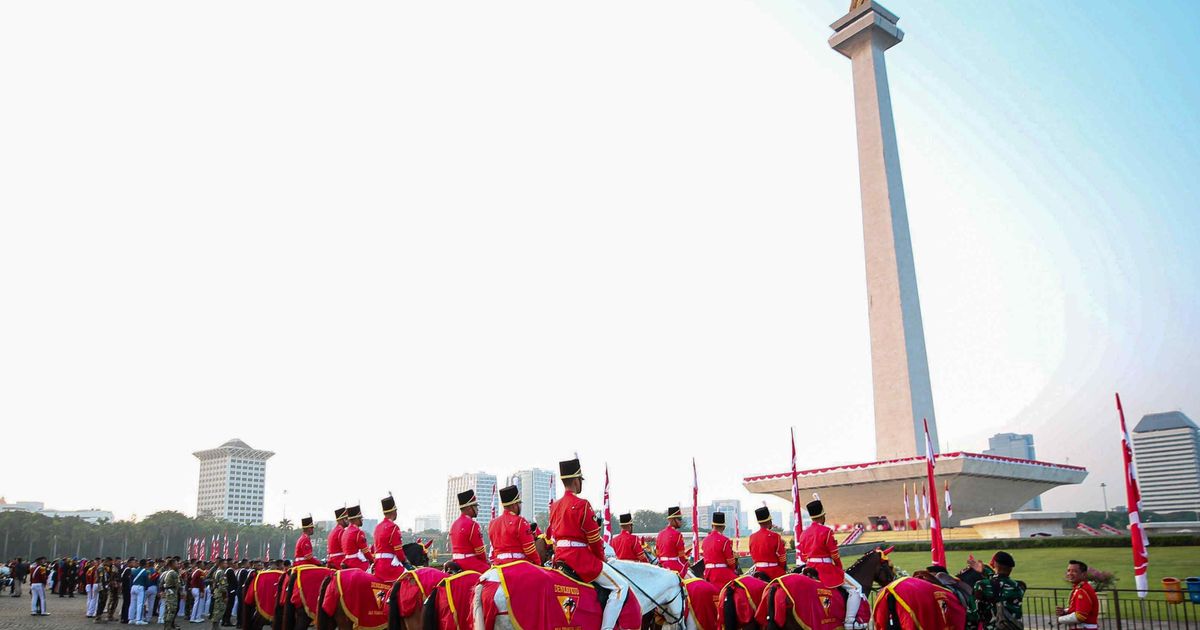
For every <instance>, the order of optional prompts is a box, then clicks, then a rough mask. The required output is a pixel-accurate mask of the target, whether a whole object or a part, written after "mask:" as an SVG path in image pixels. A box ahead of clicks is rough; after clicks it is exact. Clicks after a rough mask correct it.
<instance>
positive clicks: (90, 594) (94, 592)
mask: <svg viewBox="0 0 1200 630" xmlns="http://www.w3.org/2000/svg"><path fill="white" fill-rule="evenodd" d="M83 590H84V591H86V592H87V616H89V617H95V616H96V604H97V603H98V602H99V600H100V589H98V588H96V585H95V584H84V585H83Z"/></svg>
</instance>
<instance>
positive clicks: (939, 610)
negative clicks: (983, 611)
mask: <svg viewBox="0 0 1200 630" xmlns="http://www.w3.org/2000/svg"><path fill="white" fill-rule="evenodd" d="M889 602H895V605H894V606H891V605H889ZM893 615H895V619H896V620H897V621H899V622H900V627H901V628H902V629H903V630H961V629H962V628H963V627H964V626H965V625H966V623H967V611H966V609H965V608H963V605H962V604H960V603H959V601H958V598H957V597H956V596H955V595H954V592H953V591H951V590H950V589H948V588H945V587H942V586H938V585H937V584H933V583H931V582H926V581H925V580H920V579H916V578H912V577H902V578H900V579H899V580H896V581H895V582H892V583H891V584H888V585H887V586H885V587H884V588H883V590H882V591H880V593H879V596H878V597H876V598H875V611H874V617H875V627H876V628H883V627H887V623H888V621H889V620H890V619H891V618H892V616H893Z"/></svg>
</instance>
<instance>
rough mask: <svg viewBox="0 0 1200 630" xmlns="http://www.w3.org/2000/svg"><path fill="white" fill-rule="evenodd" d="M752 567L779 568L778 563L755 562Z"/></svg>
mask: <svg viewBox="0 0 1200 630" xmlns="http://www.w3.org/2000/svg"><path fill="white" fill-rule="evenodd" d="M754 566H756V567H763V568H766V567H777V566H779V563H778V562H755V563H754Z"/></svg>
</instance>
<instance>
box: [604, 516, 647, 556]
mask: <svg viewBox="0 0 1200 630" xmlns="http://www.w3.org/2000/svg"><path fill="white" fill-rule="evenodd" d="M617 521H618V522H619V523H620V525H621V533H619V534H617V535H616V536H613V539H612V541H610V543H609V544H611V545H612V548H613V552H614V553H616V554H617V560H629V561H631V562H647V560H646V550H645V549H643V548H642V541H641V539H640V538H638V537H637V536H634V535H633V515H632V514H622V515H620V516H618V517H617Z"/></svg>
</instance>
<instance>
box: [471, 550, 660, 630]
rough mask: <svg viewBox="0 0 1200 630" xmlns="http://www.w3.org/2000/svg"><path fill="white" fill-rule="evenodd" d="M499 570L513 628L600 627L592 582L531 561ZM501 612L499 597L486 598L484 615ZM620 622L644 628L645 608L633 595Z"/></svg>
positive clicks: (596, 629)
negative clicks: (643, 611)
mask: <svg viewBox="0 0 1200 630" xmlns="http://www.w3.org/2000/svg"><path fill="white" fill-rule="evenodd" d="M495 571H496V573H497V574H498V575H499V578H500V588H501V589H503V590H504V597H505V599H506V600H507V602H508V615H509V617H510V618H511V619H512V620H513V627H519V628H526V629H529V628H539V629H546V630H557V629H559V628H578V629H580V630H600V622H601V618H602V615H603V608H602V607H601V605H600V600H599V598H598V596H597V594H596V589H595V588H593V587H592V585H591V584H587V583H584V582H579V581H576V580H573V579H571V578H569V577H567V576H566V575H565V574H563V573H562V572H561V571H555V570H553V569H544V568H542V567H539V566H537V565H535V564H532V563H529V562H513V563H509V564H504V565H500V566H498V567H495ZM497 614H498V611H497V610H496V600H495V598H494V597H485V598H484V615H485V616H486V617H488V618H492V619H494V618H495V616H496V615H497ZM617 625H618V626H619V627H621V628H640V627H642V607H641V606H640V605H639V604H638V601H637V598H636V597H634V596H633V595H632V594H627V596H626V597H625V606H624V607H623V608H622V609H621V615H620V617H619V618H618V623H617Z"/></svg>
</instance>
